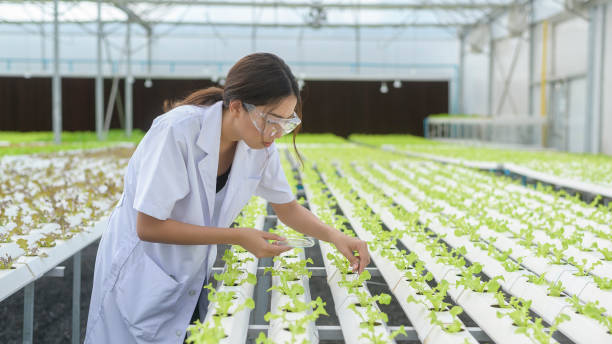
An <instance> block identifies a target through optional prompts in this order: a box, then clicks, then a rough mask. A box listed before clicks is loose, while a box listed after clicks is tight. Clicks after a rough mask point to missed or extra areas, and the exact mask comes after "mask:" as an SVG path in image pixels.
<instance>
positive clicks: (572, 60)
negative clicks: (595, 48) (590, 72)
mask: <svg viewBox="0 0 612 344" xmlns="http://www.w3.org/2000/svg"><path fill="white" fill-rule="evenodd" d="M553 32H554V33H553V37H554V44H553V46H554V51H551V53H552V57H553V64H552V66H551V67H552V68H551V71H552V73H553V75H554V76H556V77H566V76H572V75H576V74H584V73H586V71H587V50H588V33H589V24H588V22H587V21H585V20H584V19H581V18H574V19H570V20H567V21H564V22H560V23H558V24H556V25H555V26H554V30H553Z"/></svg>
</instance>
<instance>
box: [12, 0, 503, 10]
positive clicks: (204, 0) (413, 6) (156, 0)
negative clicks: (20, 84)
mask: <svg viewBox="0 0 612 344" xmlns="http://www.w3.org/2000/svg"><path fill="white" fill-rule="evenodd" d="M42 1H52V0H42ZM61 1H67V0H61ZM103 1H104V2H111V3H113V4H115V5H116V3H124V4H123V5H122V7H125V8H127V6H125V0H122V1H118V0H103ZM0 2H18V3H24V2H38V3H40V2H41V0H36V1H34V0H0ZM130 3H132V4H153V5H191V6H224V7H259V8H262V7H272V8H310V7H313V6H317V4H316V3H312V2H306V1H305V2H284V1H269V2H250V1H235V0H230V1H221V0H134V1H130ZM116 6H117V5H116ZM320 6H323V7H324V8H326V9H330V8H334V9H364V10H365V9H367V10H373V9H376V10H432V9H435V10H482V9H490V10H499V9H507V8H509V7H511V3H510V2H509V3H508V4H500V3H495V2H493V3H473V2H468V1H459V2H448V3H414V2H408V3H394V2H388V3H385V2H382V3H361V4H357V3H342V2H336V3H333V2H331V3H322V4H320ZM117 7H119V6H117ZM122 7H119V8H121V9H122V10H123V9H124V8H122ZM126 13H127V12H126Z"/></svg>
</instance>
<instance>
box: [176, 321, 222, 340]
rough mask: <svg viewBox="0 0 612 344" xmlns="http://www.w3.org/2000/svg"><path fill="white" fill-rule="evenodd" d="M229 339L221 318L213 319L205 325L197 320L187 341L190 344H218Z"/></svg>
mask: <svg viewBox="0 0 612 344" xmlns="http://www.w3.org/2000/svg"><path fill="white" fill-rule="evenodd" d="M225 337H227V334H226V333H225V330H224V329H223V326H222V325H221V318H219V317H213V321H212V322H211V321H207V322H206V323H205V324H202V323H201V322H200V319H197V320H196V321H195V323H194V325H193V326H192V327H191V329H190V331H189V337H187V339H185V343H188V344H218V343H219V342H220V341H221V340H222V339H223V338H225Z"/></svg>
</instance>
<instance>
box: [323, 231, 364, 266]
mask: <svg viewBox="0 0 612 344" xmlns="http://www.w3.org/2000/svg"><path fill="white" fill-rule="evenodd" d="M332 243H333V244H334V245H335V246H336V248H337V249H338V251H340V253H342V255H344V256H345V257H346V259H348V260H349V262H350V264H351V268H352V270H353V272H356V271H357V270H359V274H361V273H362V272H363V270H364V269H365V268H366V266H368V264H370V252H369V251H368V244H367V243H366V242H365V241H363V240H359V239H358V238H354V237H350V236H348V235H346V234H344V233H340V232H339V233H338V236H336V238H335V239H334V240H332ZM355 251H357V252H358V253H359V256H358V257H356V256H355V255H354V254H353V252H355Z"/></svg>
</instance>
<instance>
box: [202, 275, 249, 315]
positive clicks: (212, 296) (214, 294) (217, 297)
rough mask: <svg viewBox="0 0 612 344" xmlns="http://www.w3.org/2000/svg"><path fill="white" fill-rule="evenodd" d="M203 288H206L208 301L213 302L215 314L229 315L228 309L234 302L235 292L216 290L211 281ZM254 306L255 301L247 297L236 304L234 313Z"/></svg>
mask: <svg viewBox="0 0 612 344" xmlns="http://www.w3.org/2000/svg"><path fill="white" fill-rule="evenodd" d="M204 288H205V289H208V290H209V292H208V301H210V302H211V303H215V305H216V306H215V314H216V315H217V316H219V317H227V316H228V315H229V310H230V308H231V307H232V305H233V304H234V303H235V301H234V296H235V295H236V292H234V291H216V290H215V288H213V286H212V283H209V284H207V285H205V286H204ZM254 307H255V302H254V301H253V299H252V298H248V299H246V300H245V302H244V303H242V304H240V305H238V307H236V309H235V310H234V313H238V312H240V311H241V310H243V309H245V308H250V309H253V308H254Z"/></svg>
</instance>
